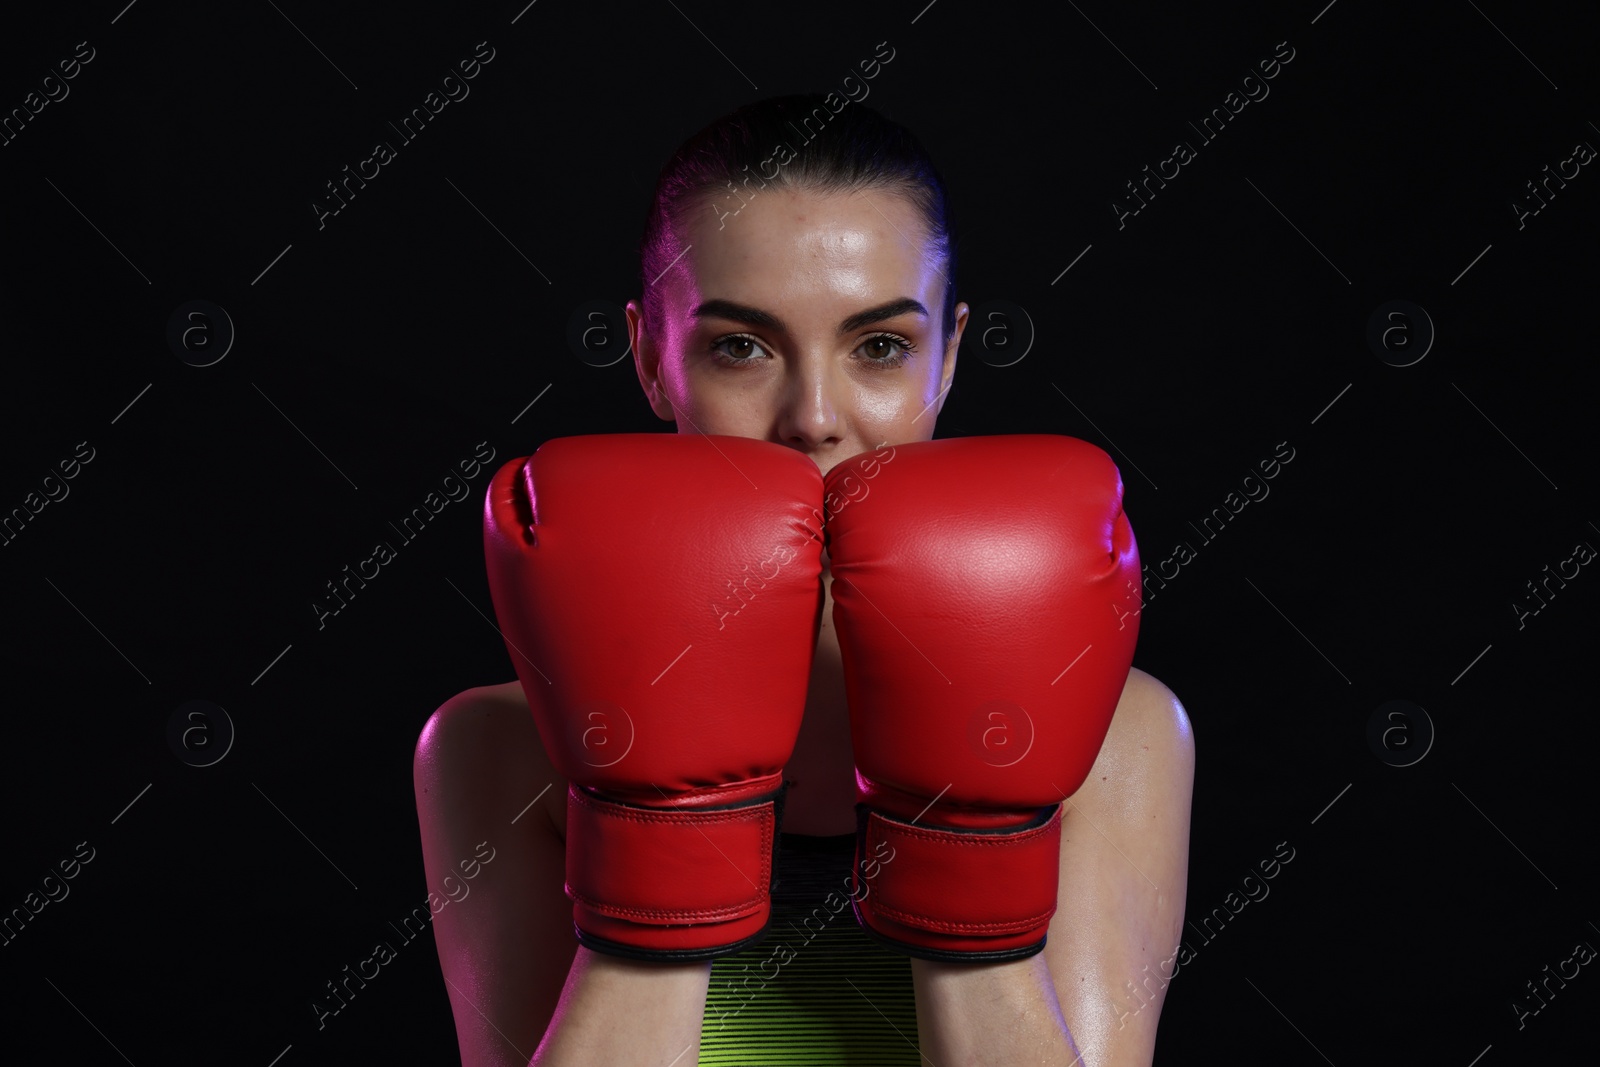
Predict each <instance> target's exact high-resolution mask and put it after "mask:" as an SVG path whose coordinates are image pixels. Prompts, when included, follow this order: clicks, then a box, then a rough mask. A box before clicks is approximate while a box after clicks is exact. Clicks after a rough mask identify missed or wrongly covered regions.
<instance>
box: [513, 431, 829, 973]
mask: <svg viewBox="0 0 1600 1067" xmlns="http://www.w3.org/2000/svg"><path fill="white" fill-rule="evenodd" d="M821 481H822V477H821V473H820V472H819V471H818V469H817V465H816V464H815V463H814V462H813V461H812V460H810V459H808V458H806V457H805V456H804V455H802V454H801V453H799V452H796V451H793V450H792V449H788V448H785V447H783V446H782V445H777V444H773V443H770V442H765V441H757V440H753V439H748V438H740V437H709V436H698V435H695V436H679V435H677V434H609V435H597V436H589V437H568V438H560V439H557V440H554V441H550V442H549V443H547V444H545V445H544V446H543V447H542V448H540V449H539V450H538V451H537V452H536V453H534V455H533V456H532V457H531V458H529V459H527V460H526V461H524V460H521V459H518V460H513V461H511V462H510V463H507V464H506V465H505V466H504V467H502V468H500V471H499V472H498V473H497V474H496V475H495V477H494V481H493V483H492V484H491V485H490V487H489V492H488V499H487V501H486V503H485V509H484V510H485V514H484V550H485V554H486V556H487V560H488V568H489V587H490V590H491V591H492V593H493V595H494V608H495V614H496V615H497V616H498V618H499V620H500V628H501V631H502V633H503V635H504V637H505V641H506V650H507V651H508V652H509V653H510V655H511V659H512V662H513V663H515V664H516V668H517V676H518V677H519V678H520V679H521V681H522V689H523V692H525V693H526V694H527V697H528V704H529V706H530V707H531V708H532V709H533V715H534V719H535V721H536V722H537V724H538V728H539V736H540V738H541V739H542V740H543V741H544V745H545V749H546V750H547V751H548V752H549V753H550V756H551V758H552V760H553V762H554V763H555V766H556V769H557V770H558V771H560V772H561V774H562V775H564V776H565V777H566V778H567V779H568V780H569V782H570V783H571V784H570V787H569V789H568V795H567V895H568V896H569V897H571V898H572V901H573V919H574V925H575V926H576V928H577V934H578V940H579V942H580V943H582V944H584V945H586V946H588V947H589V948H591V949H594V950H596V951H600V952H606V953H610V954H612V955H619V956H628V957H632V958H635V959H645V960H661V961H681V960H702V959H711V958H714V957H716V956H720V955H725V954H728V953H732V952H737V951H739V950H741V949H743V948H746V947H749V946H750V945H752V944H754V943H756V942H757V941H759V940H760V939H761V937H763V936H764V935H765V933H766V927H767V924H768V921H769V918H770V914H771V900H770V895H769V894H770V891H771V888H772V865H773V848H774V845H775V841H776V832H777V826H778V819H779V815H780V813H781V808H782V799H783V792H782V784H783V774H782V771H783V766H784V764H785V763H787V762H788V760H789V757H790V755H791V754H792V753H793V751H794V745H795V739H796V737H797V736H798V734H799V731H800V720H801V716H802V714H803V713H804V711H805V701H806V686H807V682H808V679H809V677H810V672H811V660H812V655H813V653H814V651H815V646H816V632H817V624H818V622H819V621H820V618H821V608H822V585H821V582H820V574H821V553H822V542H821V535H820V532H819V531H817V530H815V529H814V528H813V527H814V519H813V514H814V510H815V505H816V502H817V500H818V499H819V498H820V497H821V492H822V487H821Z"/></svg>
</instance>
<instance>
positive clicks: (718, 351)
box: [711, 333, 766, 367]
mask: <svg viewBox="0 0 1600 1067" xmlns="http://www.w3.org/2000/svg"><path fill="white" fill-rule="evenodd" d="M724 345H727V346H729V347H731V348H733V349H734V350H735V351H739V350H741V349H743V350H744V354H741V355H734V354H733V353H732V352H727V351H724V350H723V346H724ZM752 348H753V349H755V352H750V351H749V349H752ZM765 351H766V350H765V349H764V348H762V347H761V342H760V341H757V340H756V339H755V338H754V337H751V336H750V335H749V334H747V333H730V334H728V335H727V336H725V337H719V338H717V339H716V340H715V341H712V342H711V354H712V357H713V358H714V359H715V360H716V361H717V362H718V363H720V364H722V365H723V366H724V367H742V366H747V365H749V364H751V363H755V362H756V358H755V357H756V354H757V353H761V352H765Z"/></svg>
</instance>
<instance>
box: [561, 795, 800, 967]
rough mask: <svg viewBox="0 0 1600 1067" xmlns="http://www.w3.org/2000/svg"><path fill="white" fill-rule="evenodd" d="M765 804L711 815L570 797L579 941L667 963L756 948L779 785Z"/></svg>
mask: <svg viewBox="0 0 1600 1067" xmlns="http://www.w3.org/2000/svg"><path fill="white" fill-rule="evenodd" d="M775 785H776V789H775V790H774V791H773V792H772V793H771V794H769V795H768V796H767V797H765V798H764V799H761V800H758V801H756V802H754V803H749V804H743V805H740V806H736V807H720V808H717V809H715V810H700V809H694V808H684V807H676V808H647V807H638V806H634V805H628V804H621V803H617V802H615V801H611V800H607V799H605V798H603V797H599V796H596V795H595V794H593V793H592V792H589V791H588V790H585V789H581V788H580V787H578V786H577V785H572V786H570V787H569V788H568V790H567V885H566V889H567V896H568V897H570V898H571V899H572V902H573V919H574V925H575V926H576V928H577V934H578V941H579V943H581V944H583V945H585V946H586V947H588V948H591V949H593V950H595V951H597V952H605V953H607V954H609V955H615V956H627V957H630V958H633V959H644V960H658V961H663V962H675V961H692V960H704V959H714V958H716V957H717V956H723V955H728V954H730V953H734V952H738V951H741V950H742V949H744V948H747V947H749V946H751V945H753V944H756V943H757V942H759V941H760V940H761V939H762V938H763V937H764V936H765V935H766V932H767V924H768V922H769V921H770V918H771V911H772V908H771V890H772V870H773V854H774V848H775V844H776V836H777V825H778V817H779V813H780V811H781V807H782V797H783V787H782V784H781V778H779V779H778V781H777V782H775Z"/></svg>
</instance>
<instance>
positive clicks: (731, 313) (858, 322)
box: [690, 296, 928, 336]
mask: <svg viewBox="0 0 1600 1067" xmlns="http://www.w3.org/2000/svg"><path fill="white" fill-rule="evenodd" d="M907 313H915V314H918V315H921V316H922V317H923V318H928V309H927V308H925V307H923V306H922V302H921V301H920V300H913V299H911V298H910V297H909V296H902V297H900V298H899V299H897V300H891V301H889V302H888V303H887V304H879V305H878V306H877V307H874V308H867V309H866V310H865V311H858V312H856V313H855V314H854V315H851V316H849V317H847V318H846V319H845V320H844V321H843V322H841V323H839V334H840V335H841V336H843V335H844V334H847V333H850V332H852V331H854V330H859V329H861V327H863V326H871V325H872V324H873V323H875V322H883V321H884V320H885V319H892V318H895V317H896V316H898V315H905V314H907ZM690 314H691V316H692V317H693V318H696V319H705V318H713V317H715V318H719V319H732V320H733V321H735V322H742V323H744V324H745V325H747V326H762V327H765V328H767V329H769V330H776V331H778V332H780V333H788V332H789V328H788V327H787V326H785V325H784V324H783V320H782V319H780V318H778V316H776V315H774V314H772V313H771V312H770V311H762V310H761V309H760V308H753V307H748V306H746V305H744V304H736V303H734V302H733V301H732V300H707V301H705V302H704V303H702V304H701V305H700V306H699V307H697V308H695V309H694V311H692V312H691V313H690Z"/></svg>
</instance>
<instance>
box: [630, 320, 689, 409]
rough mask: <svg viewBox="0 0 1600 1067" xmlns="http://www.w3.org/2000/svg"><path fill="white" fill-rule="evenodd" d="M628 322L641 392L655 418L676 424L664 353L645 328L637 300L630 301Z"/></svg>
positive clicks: (634, 365)
mask: <svg viewBox="0 0 1600 1067" xmlns="http://www.w3.org/2000/svg"><path fill="white" fill-rule="evenodd" d="M623 311H624V314H625V315H626V316H627V319H628V346H629V348H630V349H631V350H632V351H633V369H634V371H635V372H637V374H638V375H639V388H641V389H643V390H644V396H645V399H646V400H648V401H649V402H650V410H651V411H654V412H655V413H656V417H657V418H659V419H663V420H665V421H666V422H676V421H677V416H676V415H675V414H673V411H672V405H671V404H670V403H668V402H667V393H666V387H665V385H664V384H663V383H662V381H661V350H660V348H659V347H657V345H656V341H655V338H653V337H651V336H650V334H649V333H648V332H647V331H646V330H645V328H644V307H643V306H642V305H641V304H640V302H639V301H637V300H630V301H628V306H627V307H626V308H625V309H623Z"/></svg>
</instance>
